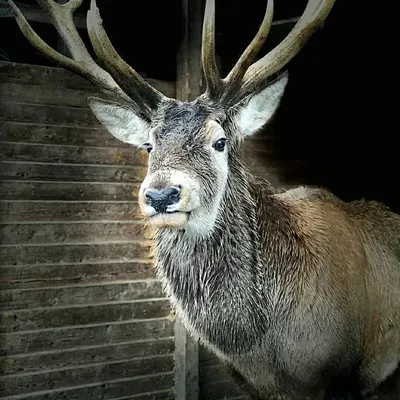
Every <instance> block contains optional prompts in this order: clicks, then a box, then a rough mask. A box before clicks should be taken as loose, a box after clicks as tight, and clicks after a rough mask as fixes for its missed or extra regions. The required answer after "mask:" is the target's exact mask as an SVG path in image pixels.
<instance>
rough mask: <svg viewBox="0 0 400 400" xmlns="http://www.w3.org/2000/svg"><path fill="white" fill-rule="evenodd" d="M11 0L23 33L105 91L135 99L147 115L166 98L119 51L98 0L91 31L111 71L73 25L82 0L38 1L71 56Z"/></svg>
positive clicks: (91, 15)
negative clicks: (36, 28)
mask: <svg viewBox="0 0 400 400" xmlns="http://www.w3.org/2000/svg"><path fill="white" fill-rule="evenodd" d="M8 1H9V4H10V6H11V8H12V10H13V11H14V13H15V17H16V21H17V23H18V25H19V27H20V29H21V31H22V33H23V34H24V36H25V37H26V38H27V39H28V40H29V42H30V43H31V44H32V45H33V46H34V47H36V49H38V50H39V51H40V52H41V53H43V54H44V55H45V56H46V57H47V58H49V59H50V60H51V61H53V62H55V63H57V64H59V65H61V66H63V67H65V68H66V69H69V70H72V71H73V72H75V73H77V74H79V75H81V76H83V77H85V78H87V79H89V80H90V81H91V82H93V83H94V84H96V85H97V86H99V87H100V88H101V89H102V90H104V91H105V92H109V93H111V94H113V95H116V96H118V97H120V98H121V99H123V100H125V101H128V102H129V103H132V102H133V105H134V106H135V108H136V109H137V110H138V111H141V112H143V113H144V114H145V115H146V116H148V117H150V116H151V115H152V113H153V111H154V110H155V109H156V108H157V105H158V104H159V103H160V101H161V100H162V99H163V98H164V97H165V96H164V95H163V94H161V93H160V92H159V91H157V90H156V89H154V88H153V87H152V86H150V85H149V84H148V83H147V82H146V81H145V80H144V79H143V78H142V77H141V76H140V75H139V74H138V73H137V72H136V71H135V70H133V68H131V67H130V66H129V65H128V64H126V63H125V61H124V60H122V58H121V57H120V56H119V55H118V54H117V52H116V51H115V49H114V47H113V46H112V44H111V42H110V40H109V38H108V37H107V34H106V32H105V31H104V28H103V26H102V21H101V18H100V14H99V10H98V8H97V6H96V1H95V0H92V1H91V5H90V10H89V11H88V15H87V25H88V33H89V37H90V41H91V43H92V46H93V48H94V50H95V53H96V55H97V57H98V58H99V60H100V62H101V63H103V64H104V67H105V68H106V70H107V71H108V72H107V71H106V70H104V69H102V68H101V67H100V66H99V65H98V64H96V62H95V61H94V60H93V58H92V57H91V56H90V54H89V52H88V51H87V49H86V47H85V44H84V43H83V41H82V39H81V37H80V36H79V33H78V31H77V29H76V27H75V25H74V22H73V13H74V12H75V10H76V9H77V8H78V7H80V6H81V4H82V1H83V0H70V1H69V2H68V3H66V4H58V3H55V2H54V1H53V0H37V1H38V3H39V4H40V6H41V7H42V8H43V9H45V10H46V11H47V12H48V14H49V15H50V18H51V20H52V21H53V24H54V26H55V28H56V29H57V31H58V33H59V34H60V36H61V38H62V39H63V41H64V42H65V44H66V45H67V47H68V49H69V51H70V53H71V55H72V59H71V58H69V57H66V56H64V55H63V54H61V53H59V52H57V51H56V50H54V49H53V48H51V47H50V46H49V45H47V44H46V43H45V42H44V41H43V40H42V39H41V38H40V37H39V36H38V35H37V34H36V33H35V31H34V30H33V29H32V27H31V26H30V25H29V23H28V22H27V20H26V19H25V17H24V16H23V14H22V13H21V11H20V10H19V9H18V7H17V6H16V5H15V3H14V2H13V1H12V0H8ZM110 74H111V75H113V76H111V75H110Z"/></svg>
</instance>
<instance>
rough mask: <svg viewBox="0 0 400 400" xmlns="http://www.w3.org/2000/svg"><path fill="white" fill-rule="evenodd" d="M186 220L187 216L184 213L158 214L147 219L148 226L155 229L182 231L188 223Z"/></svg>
mask: <svg viewBox="0 0 400 400" xmlns="http://www.w3.org/2000/svg"><path fill="white" fill-rule="evenodd" d="M188 218H189V214H188V213H186V212H179V211H177V212H173V213H159V214H155V215H153V216H152V217H150V218H149V225H151V226H152V227H153V228H157V229H166V228H175V229H183V228H185V226H186V224H187V222H188Z"/></svg>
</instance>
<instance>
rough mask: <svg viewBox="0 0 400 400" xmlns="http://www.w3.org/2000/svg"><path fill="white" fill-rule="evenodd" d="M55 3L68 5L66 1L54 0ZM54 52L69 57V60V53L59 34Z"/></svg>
mask: <svg viewBox="0 0 400 400" xmlns="http://www.w3.org/2000/svg"><path fill="white" fill-rule="evenodd" d="M56 2H57V3H59V4H65V3H68V0H56ZM56 50H57V51H58V52H59V53H61V54H63V55H64V56H67V57H70V58H71V53H70V51H69V49H68V47H67V46H66V44H65V43H64V40H62V38H61V36H60V35H59V34H57V48H56Z"/></svg>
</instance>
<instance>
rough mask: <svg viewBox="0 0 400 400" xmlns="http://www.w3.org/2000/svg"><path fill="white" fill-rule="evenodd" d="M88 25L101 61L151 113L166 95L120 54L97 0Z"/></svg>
mask: <svg viewBox="0 0 400 400" xmlns="http://www.w3.org/2000/svg"><path fill="white" fill-rule="evenodd" d="M87 27H88V33H89V37H90V41H91V43H92V46H93V49H94V51H95V52H96V55H97V57H98V58H99V60H100V62H101V63H102V64H103V65H104V66H105V68H106V69H107V70H108V71H109V72H110V73H111V74H112V76H113V77H114V79H115V80H116V81H117V82H118V84H119V85H120V86H121V87H123V88H124V90H125V92H126V93H127V94H128V96H129V97H130V98H131V99H132V100H133V101H134V102H135V103H136V104H141V105H142V108H143V109H144V111H145V113H146V114H147V115H151V113H152V111H154V110H155V109H156V108H157V106H158V104H159V103H160V101H161V100H162V99H163V98H165V96H164V95H163V94H162V93H160V92H159V91H158V90H156V89H154V88H153V87H152V86H150V85H149V84H148V83H147V82H146V81H145V80H144V79H143V78H142V77H141V76H140V75H139V74H138V73H137V72H136V71H135V70H134V69H133V68H132V67H131V66H130V65H128V64H127V63H126V62H125V61H124V60H123V59H122V58H121V57H120V56H119V54H118V53H117V51H116V50H115V48H114V47H113V45H112V43H111V41H110V39H109V38H108V36H107V34H106V32H105V30H104V27H103V24H102V20H101V17H100V12H99V9H98V8H97V5H96V1H95V0H91V3H90V10H89V11H88V13H87Z"/></svg>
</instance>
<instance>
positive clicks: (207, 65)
mask: <svg viewBox="0 0 400 400" xmlns="http://www.w3.org/2000/svg"><path fill="white" fill-rule="evenodd" d="M201 61H202V64H203V72H204V77H205V80H206V84H207V93H208V95H209V96H210V97H211V98H215V97H217V95H218V94H219V93H220V92H221V90H222V79H221V77H220V75H219V72H218V67H217V62H216V59H215V0H207V2H206V7H205V12H204V22H203V33H202V45H201Z"/></svg>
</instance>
